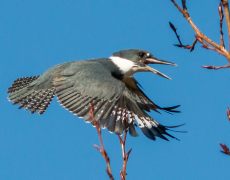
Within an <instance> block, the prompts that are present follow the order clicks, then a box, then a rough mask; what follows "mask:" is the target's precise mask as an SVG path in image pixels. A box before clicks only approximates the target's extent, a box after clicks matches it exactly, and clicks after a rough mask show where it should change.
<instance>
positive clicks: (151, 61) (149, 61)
mask: <svg viewBox="0 0 230 180" xmlns="http://www.w3.org/2000/svg"><path fill="white" fill-rule="evenodd" d="M144 63H145V65H146V66H145V70H146V71H150V72H152V73H154V74H157V75H159V76H161V77H164V78H166V79H171V78H170V77H168V76H167V75H165V74H163V73H162V72H160V71H158V70H156V69H154V68H152V67H150V66H148V64H164V65H171V66H176V64H175V63H172V62H169V61H164V60H160V59H157V58H155V57H149V58H146V59H145V62H144Z"/></svg>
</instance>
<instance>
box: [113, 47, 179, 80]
mask: <svg viewBox="0 0 230 180" xmlns="http://www.w3.org/2000/svg"><path fill="white" fill-rule="evenodd" d="M110 59H111V61H112V62H113V63H114V64H115V65H116V66H118V68H119V69H120V70H121V71H122V73H123V74H124V75H132V74H133V73H135V72H146V71H149V72H152V73H154V74H157V75H160V76H162V77H164V78H167V79H170V77H168V76H167V75H165V74H163V73H161V72H160V71H158V70H156V69H154V68H152V67H150V66H149V64H164V65H172V66H176V64H175V63H172V62H169V61H164V60H160V59H158V58H156V57H154V56H153V55H152V54H151V53H150V52H148V51H145V50H139V49H128V50H122V51H118V52H115V53H113V55H112V56H111V57H110Z"/></svg>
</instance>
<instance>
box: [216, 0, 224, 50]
mask: <svg viewBox="0 0 230 180" xmlns="http://www.w3.org/2000/svg"><path fill="white" fill-rule="evenodd" d="M218 12H219V17H220V45H221V46H223V47H225V44H224V33H223V19H224V13H223V8H222V3H221V2H220V4H219V6H218Z"/></svg>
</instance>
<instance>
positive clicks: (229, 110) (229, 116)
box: [227, 107, 230, 121]
mask: <svg viewBox="0 0 230 180" xmlns="http://www.w3.org/2000/svg"><path fill="white" fill-rule="evenodd" d="M227 118H228V120H229V121H230V108H229V107H228V109H227Z"/></svg>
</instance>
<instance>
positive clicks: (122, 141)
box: [118, 130, 132, 180]
mask: <svg viewBox="0 0 230 180" xmlns="http://www.w3.org/2000/svg"><path fill="white" fill-rule="evenodd" d="M118 138H119V141H120V144H121V152H122V158H123V166H122V169H121V171H120V177H121V180H126V175H127V173H126V172H127V171H126V169H127V163H128V160H129V155H130V153H131V151H132V149H129V150H128V152H126V150H125V149H126V147H125V146H126V138H127V130H125V131H124V138H123V139H122V137H121V135H118Z"/></svg>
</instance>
